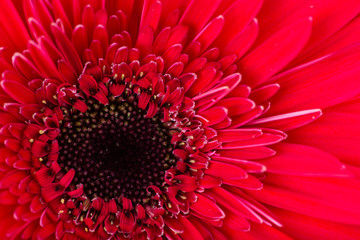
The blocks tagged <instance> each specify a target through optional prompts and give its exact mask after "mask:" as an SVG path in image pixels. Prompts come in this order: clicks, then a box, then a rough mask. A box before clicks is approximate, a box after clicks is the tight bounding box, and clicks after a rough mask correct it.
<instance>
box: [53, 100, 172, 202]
mask: <svg viewBox="0 0 360 240" xmlns="http://www.w3.org/2000/svg"><path fill="white" fill-rule="evenodd" d="M87 105H88V110H87V111H86V112H85V113H82V112H80V111H77V110H75V111H74V112H73V113H71V114H68V115H67V116H66V117H65V119H64V121H63V123H62V125H61V127H60V128H61V135H60V136H59V145H60V151H59V154H60V156H59V164H60V166H61V167H62V168H63V169H65V170H66V171H68V170H69V169H71V168H73V169H75V170H76V175H75V177H74V180H73V183H74V184H80V183H81V184H83V185H84V193H85V194H86V195H87V197H89V198H94V197H102V198H103V199H104V200H105V201H108V200H109V199H111V198H118V197H120V196H124V197H126V198H128V199H130V200H131V201H132V202H133V203H144V202H146V201H148V197H149V194H150V193H148V191H147V187H149V186H151V185H154V186H157V187H161V186H162V184H163V183H164V174H165V171H166V170H167V169H169V168H170V167H171V166H173V165H174V163H175V158H174V156H173V155H172V151H173V146H172V144H171V143H170V141H171V134H170V132H171V129H170V125H171V122H167V123H164V122H162V121H161V118H160V116H159V115H155V116H154V117H153V118H146V117H145V115H146V112H145V111H144V110H141V109H140V108H139V107H138V106H137V102H136V101H134V100H133V98H131V97H129V98H128V99H126V100H124V99H123V98H117V99H114V100H112V101H110V103H109V104H108V105H103V104H101V103H99V102H97V101H96V100H88V101H87Z"/></svg>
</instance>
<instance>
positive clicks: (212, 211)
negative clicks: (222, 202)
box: [190, 194, 225, 220]
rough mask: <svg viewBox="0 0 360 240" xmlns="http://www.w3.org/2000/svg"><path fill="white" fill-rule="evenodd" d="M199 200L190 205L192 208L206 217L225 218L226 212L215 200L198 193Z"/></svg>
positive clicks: (197, 213) (212, 218) (213, 218)
mask: <svg viewBox="0 0 360 240" xmlns="http://www.w3.org/2000/svg"><path fill="white" fill-rule="evenodd" d="M197 197H198V199H197V201H196V202H195V203H192V204H191V205H190V209H191V210H192V211H193V212H194V213H195V214H196V215H199V216H200V217H202V218H204V219H211V220H217V219H223V218H225V214H224V212H223V211H222V210H221V208H219V207H218V206H217V205H216V203H215V202H213V201H212V200H210V199H209V198H207V197H205V196H204V195H202V194H197Z"/></svg>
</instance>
